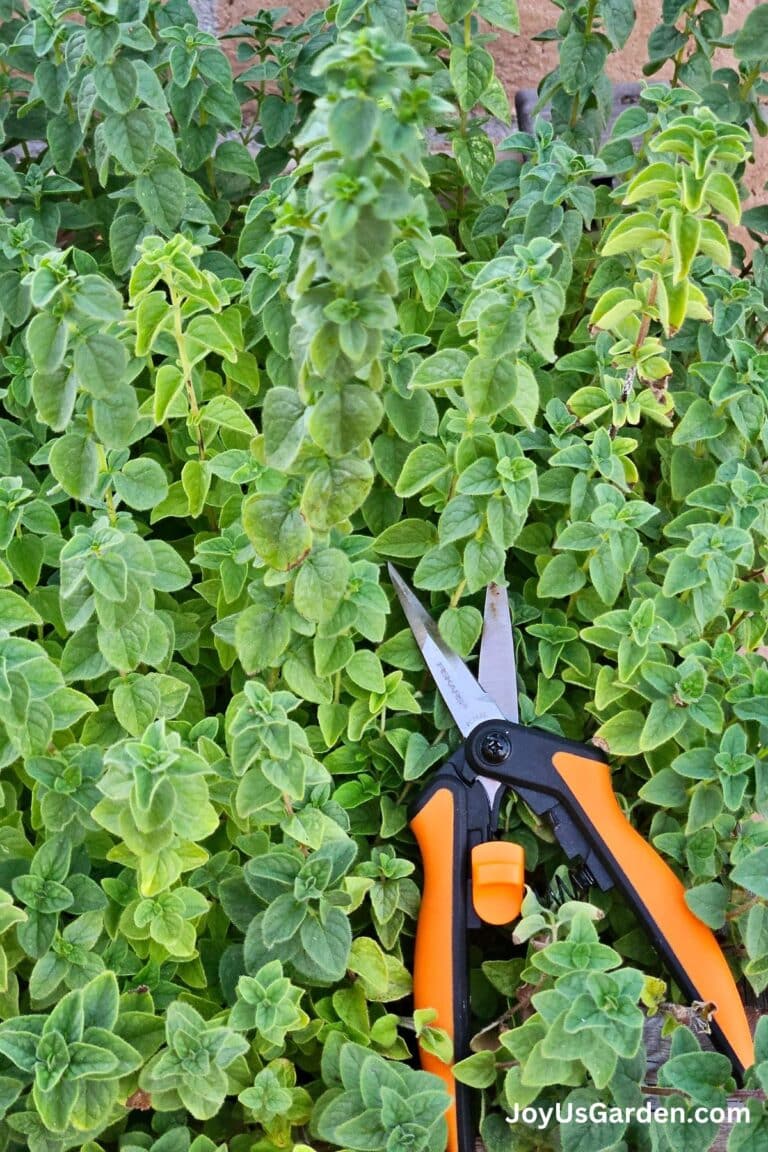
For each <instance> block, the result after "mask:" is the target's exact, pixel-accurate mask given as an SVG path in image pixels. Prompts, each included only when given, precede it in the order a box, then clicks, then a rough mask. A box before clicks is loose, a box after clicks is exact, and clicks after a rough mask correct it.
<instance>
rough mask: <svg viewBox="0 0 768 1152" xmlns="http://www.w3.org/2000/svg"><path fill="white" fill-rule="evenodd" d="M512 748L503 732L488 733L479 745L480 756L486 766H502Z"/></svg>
mask: <svg viewBox="0 0 768 1152" xmlns="http://www.w3.org/2000/svg"><path fill="white" fill-rule="evenodd" d="M511 751H512V748H511V746H510V743H509V740H508V739H507V737H506V736H505V734H504V733H503V732H488V733H487V735H485V736H484V737H483V742H482V744H481V745H480V755H481V756H482V757H483V759H484V760H485V761H486V762H487V763H488V764H503V763H504V761H505V760H506V759H507V758H508V757H509V754H510V752H511Z"/></svg>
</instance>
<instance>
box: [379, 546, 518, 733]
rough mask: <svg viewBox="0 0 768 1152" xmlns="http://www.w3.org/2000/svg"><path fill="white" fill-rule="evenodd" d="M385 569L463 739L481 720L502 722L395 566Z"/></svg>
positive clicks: (497, 708) (490, 700) (495, 706)
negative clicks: (387, 570)
mask: <svg viewBox="0 0 768 1152" xmlns="http://www.w3.org/2000/svg"><path fill="white" fill-rule="evenodd" d="M387 567H388V569H389V576H390V579H391V581H392V584H393V586H394V589H395V591H396V592H397V595H398V598H399V600H400V603H401V604H402V606H403V611H404V612H405V617H406V619H407V621H408V623H409V624H410V626H411V631H412V632H413V635H414V636H415V638H416V643H417V644H418V646H419V648H420V649H421V654H422V656H423V657H424V660H425V661H426V664H427V667H428V668H429V671H430V672H431V674H432V679H433V680H434V682H435V684H436V686H437V689H438V691H439V692H440V695H441V696H442V697H443V700H445V703H446V706H447V708H448V711H449V712H450V713H451V716H453V719H454V720H455V722H456V726H457V728H458V729H459V731H460V732H461V734H462V736H468V735H469V734H470V732H471V731H472V730H473V729H474V728H476V727H477V725H478V724H480V723H482V721H483V720H503V719H504V718H505V717H504V713H503V712H502V711H501V709H500V708H499V706H498V704H496V703H495V702H494V701H493V700H492V699H491V697H490V696H489V695H488V693H487V692H484V691H483V689H482V688H481V687H480V685H479V684H478V682H477V680H476V679H475V678H474V676H473V675H472V673H471V672H470V670H469V668H467V666H466V664H465V663H464V661H463V660H462V659H461V657H460V656H457V654H456V653H455V652H454V651H453V649H452V648H449V647H448V645H447V644H446V643H445V641H444V640H443V638H442V636H441V635H440V632H439V630H438V627H437V624H436V623H435V621H434V620H433V619H432V617H431V616H430V615H429V613H428V612H427V611H426V610H425V609H424V608H423V607H422V605H421V603H420V602H419V600H417V598H416V596H414V594H413V592H412V591H411V589H410V588H409V587H408V585H407V584H406V583H405V581H404V580H403V579H402V577H401V576H400V573H399V572H398V571H397V569H396V568H395V566H394V565H393V564H388V565H387Z"/></svg>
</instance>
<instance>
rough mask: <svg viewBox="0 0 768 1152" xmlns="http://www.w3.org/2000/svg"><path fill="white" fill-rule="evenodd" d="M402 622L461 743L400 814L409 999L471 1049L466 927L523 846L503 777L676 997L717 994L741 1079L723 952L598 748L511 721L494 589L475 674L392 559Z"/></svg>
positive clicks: (510, 906) (514, 867)
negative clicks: (415, 897)
mask: <svg viewBox="0 0 768 1152" xmlns="http://www.w3.org/2000/svg"><path fill="white" fill-rule="evenodd" d="M389 572H390V576H391V579H392V583H393V585H394V588H395V590H396V592H397V594H398V597H399V599H400V603H401V604H402V606H403V611H404V612H405V616H406V619H407V621H408V623H409V625H410V627H411V630H412V632H413V634H414V636H415V638H416V642H417V644H418V646H419V648H420V650H421V653H422V656H423V658H424V661H425V662H426V665H427V667H428V669H429V671H430V673H431V675H432V678H433V680H434V682H435V685H436V687H437V689H438V690H439V692H440V695H441V696H442V698H443V699H444V701H445V703H446V706H447V707H448V710H449V711H450V713H451V716H452V717H453V719H454V721H455V723H456V726H457V727H458V729H459V731H460V732H461V734H462V736H463V737H464V741H463V744H461V745H460V746H459V748H458V750H457V751H456V752H455V753H454V754H453V755H452V756H451V757H450V759H449V760H448V761H447V762H446V763H445V764H443V765H442V767H441V768H439V769H438V771H436V772H435V773H434V775H433V776H432V778H431V780H430V783H429V784H428V786H427V787H426V789H425V790H424V791H423V792H422V793H421V795H420V796H419V798H418V800H417V801H416V804H415V805H414V808H413V810H412V812H411V829H412V830H413V833H414V836H415V838H416V841H417V843H418V846H419V850H420V852H421V858H422V865H423V875H424V879H423V887H422V897H421V907H420V911H419V918H418V923H417V929H416V943H415V955H414V971H413V989H414V991H413V995H414V1007H415V1008H417V1009H418V1008H433V1009H436V1011H437V1020H436V1021H435V1023H436V1024H437V1026H438V1027H440V1028H443V1029H444V1030H445V1031H446V1032H447V1033H448V1034H449V1035H450V1036H451V1038H452V1040H453V1049H454V1059H455V1060H460V1059H462V1058H463V1057H464V1056H466V1055H468V1054H469V1048H468V1045H469V1039H470V1033H469V1029H470V1012H469V977H468V971H467V946H468V934H469V933H470V932H471V931H472V930H473V929H477V928H480V927H481V926H482V925H483V924H495V925H502V924H509V923H510V922H512V921H513V920H515V919H516V918H517V917H518V915H519V912H520V905H521V902H522V898H523V895H524V884H525V879H524V865H525V861H524V854H523V849H522V846H521V845H519V844H513V843H509V842H507V841H502V840H498V839H497V838H496V833H497V827H498V818H499V808H500V805H501V800H502V798H503V794H504V791H505V789H506V788H511V789H512V790H513V791H514V792H515V793H516V794H517V795H518V796H519V797H520V798H521V799H522V800H524V801H525V803H526V804H527V805H528V806H529V808H531V810H532V811H533V812H534V813H536V814H537V815H538V816H540V817H544V818H545V819H546V820H548V821H549V823H550V825H551V828H552V831H553V833H554V836H555V838H556V839H557V841H558V843H559V845H560V847H561V848H562V850H563V852H564V853H565V855H566V856H567V857H568V859H569V860H577V861H578V862H579V870H580V874H581V877H582V883H583V886H591V885H594V886H597V887H598V888H600V889H601V890H602V891H607V890H608V889H610V888H612V887H614V886H617V887H618V888H619V889H620V890H621V892H622V894H623V895H624V897H625V898H626V900H627V901H628V902H629V904H630V905H631V907H632V908H633V909H634V912H635V913H636V915H637V916H638V918H639V920H640V922H641V924H642V925H643V927H644V929H645V931H646V932H647V934H648V936H649V937H650V940H651V943H652V944H653V946H654V948H655V949H656V951H657V952H658V953H659V955H660V956H661V958H662V959H663V961H664V962H665V964H666V967H667V969H668V970H669V972H670V974H671V976H672V977H673V978H674V980H675V981H676V983H677V985H678V987H679V988H680V990H681V991H682V993H683V995H684V996H686V997H687V998H688V1000H689V1001H690V1002H693V1001H703V1002H711V1003H713V1004H715V1005H716V1010H714V1011H713V1013H712V1016H711V1038H712V1041H713V1043H714V1044H715V1045H716V1047H717V1048H719V1050H720V1051H721V1052H722V1053H723V1054H724V1055H726V1056H727V1057H728V1058H729V1059H730V1060H731V1062H732V1064H733V1068H734V1073H735V1075H736V1076H737V1078H738V1079H741V1076H742V1073H743V1072H744V1070H745V1069H746V1068H747V1067H749V1066H750V1065H751V1064H753V1063H754V1048H753V1041H752V1036H751V1033H750V1028H749V1023H748V1020H747V1016H746V1013H745V1011H744V1005H743V1003H742V1000H741V997H740V995H739V991H738V989H737V987H736V983H735V980H734V978H733V975H732V974H731V970H730V968H729V966H728V962H727V960H726V958H725V956H724V955H723V952H722V950H721V948H720V945H719V944H718V942H717V940H716V938H715V936H714V934H713V933H712V931H711V930H710V929H709V928H708V927H707V926H706V925H705V924H704V923H703V922H702V921H701V920H699V919H698V918H697V917H696V916H695V915H694V914H693V912H691V911H690V909H689V908H688V905H687V904H686V902H685V896H684V888H683V885H682V884H681V882H680V880H679V879H678V878H677V876H676V875H675V874H674V872H673V871H672V870H671V868H669V867H668V865H667V864H666V863H665V862H664V860H662V858H661V856H659V855H658V853H657V852H656V851H655V849H654V848H653V847H652V846H651V845H650V844H649V843H648V842H647V841H646V840H645V839H644V838H643V837H642V836H641V835H640V834H639V833H638V832H637V831H636V830H635V829H634V828H633V827H632V825H631V824H630V823H629V821H628V820H627V818H626V816H625V815H624V813H623V811H622V809H621V808H620V806H619V804H618V802H617V800H616V797H615V795H614V792H613V788H612V785H611V773H610V769H609V766H608V762H607V759H606V757H605V756H604V755H603V753H602V752H601V751H600V749H598V748H597V747H595V746H592V745H588V744H580V743H578V742H576V741H573V740H566V739H564V738H561V737H559V736H556V735H553V734H552V733H550V732H545V731H543V730H541V729H536V728H529V727H525V726H522V725H521V724H520V723H519V711H518V696H517V672H516V667H515V653H514V640H513V634H512V622H511V618H510V611H509V603H508V599H507V593H506V590H505V588H503V587H502V586H500V585H497V584H491V585H490V586H489V587H488V589H487V592H486V601H485V614H484V620H483V634H482V640H481V645H480V660H479V667H478V678H477V679H475V676H474V675H473V674H472V672H471V671H470V670H469V668H468V667H467V666H466V664H465V663H464V661H463V660H462V659H461V658H460V657H459V656H458V655H457V654H456V653H455V652H454V651H453V650H452V649H451V648H450V647H449V645H448V644H446V643H445V641H444V640H443V638H442V636H441V634H440V632H439V630H438V627H437V624H436V623H435V621H434V620H433V619H432V618H431V616H430V615H429V614H428V613H427V611H426V610H425V609H424V607H423V606H422V605H421V603H420V602H419V600H418V599H417V597H416V596H415V595H414V593H413V592H412V591H411V589H410V588H409V587H408V585H407V584H406V583H405V582H404V580H403V579H402V578H401V576H400V575H399V574H398V572H397V570H396V569H395V568H394V567H393V566H392V565H391V564H390V565H389ZM421 1063H422V1067H423V1068H425V1069H426V1070H427V1071H429V1072H433V1073H436V1074H437V1075H438V1076H440V1077H441V1078H442V1079H443V1080H444V1082H445V1084H446V1087H447V1089H448V1091H449V1092H450V1094H451V1096H452V1097H453V1101H454V1102H453V1105H452V1107H451V1109H450V1110H449V1112H448V1114H447V1119H448V1129H449V1142H448V1149H449V1152H470V1149H471V1148H472V1147H473V1138H474V1126H473V1122H472V1115H471V1105H470V1098H469V1093H468V1089H467V1088H465V1087H464V1086H463V1085H462V1084H460V1083H458V1082H457V1081H456V1080H455V1079H454V1077H453V1073H452V1070H451V1067H450V1066H449V1065H447V1064H444V1063H443V1062H442V1061H441V1060H440V1059H438V1058H437V1057H436V1056H434V1055H432V1054H430V1053H429V1052H426V1051H424V1050H423V1049H422V1051H421Z"/></svg>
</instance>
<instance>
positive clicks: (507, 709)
mask: <svg viewBox="0 0 768 1152" xmlns="http://www.w3.org/2000/svg"><path fill="white" fill-rule="evenodd" d="M478 680H479V681H480V684H481V685H482V687H483V688H484V689H485V691H486V692H487V693H488V695H489V696H491V697H492V698H493V699H494V700H495V701H496V703H497V704H498V706H499V708H501V710H502V712H503V713H504V715H505V716H506V718H507V720H511V721H512V722H513V723H514V724H519V723H520V708H519V705H518V701H517V667H516V665H515V641H514V638H513V635H512V617H511V616H510V612H509V597H508V596H507V590H506V588H504V587H503V586H502V585H501V584H489V585H488V588H487V590H486V593H485V612H484V614H483V638H482V640H481V641H480V666H479V669H478Z"/></svg>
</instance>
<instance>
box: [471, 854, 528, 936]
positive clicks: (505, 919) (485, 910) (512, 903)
mask: <svg viewBox="0 0 768 1152" xmlns="http://www.w3.org/2000/svg"><path fill="white" fill-rule="evenodd" d="M524 894H525V852H524V851H523V846H522V844H510V843H509V841H507V840H487V841H485V842H484V843H483V844H476V845H475V847H474V848H473V849H472V903H473V904H474V906H475V912H476V913H477V915H478V916H479V917H480V919H481V920H484V921H485V923H486V924H508V923H509V922H510V920H515V919H516V918H517V917H518V916H519V915H520V905H521V904H522V902H523V896H524Z"/></svg>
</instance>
